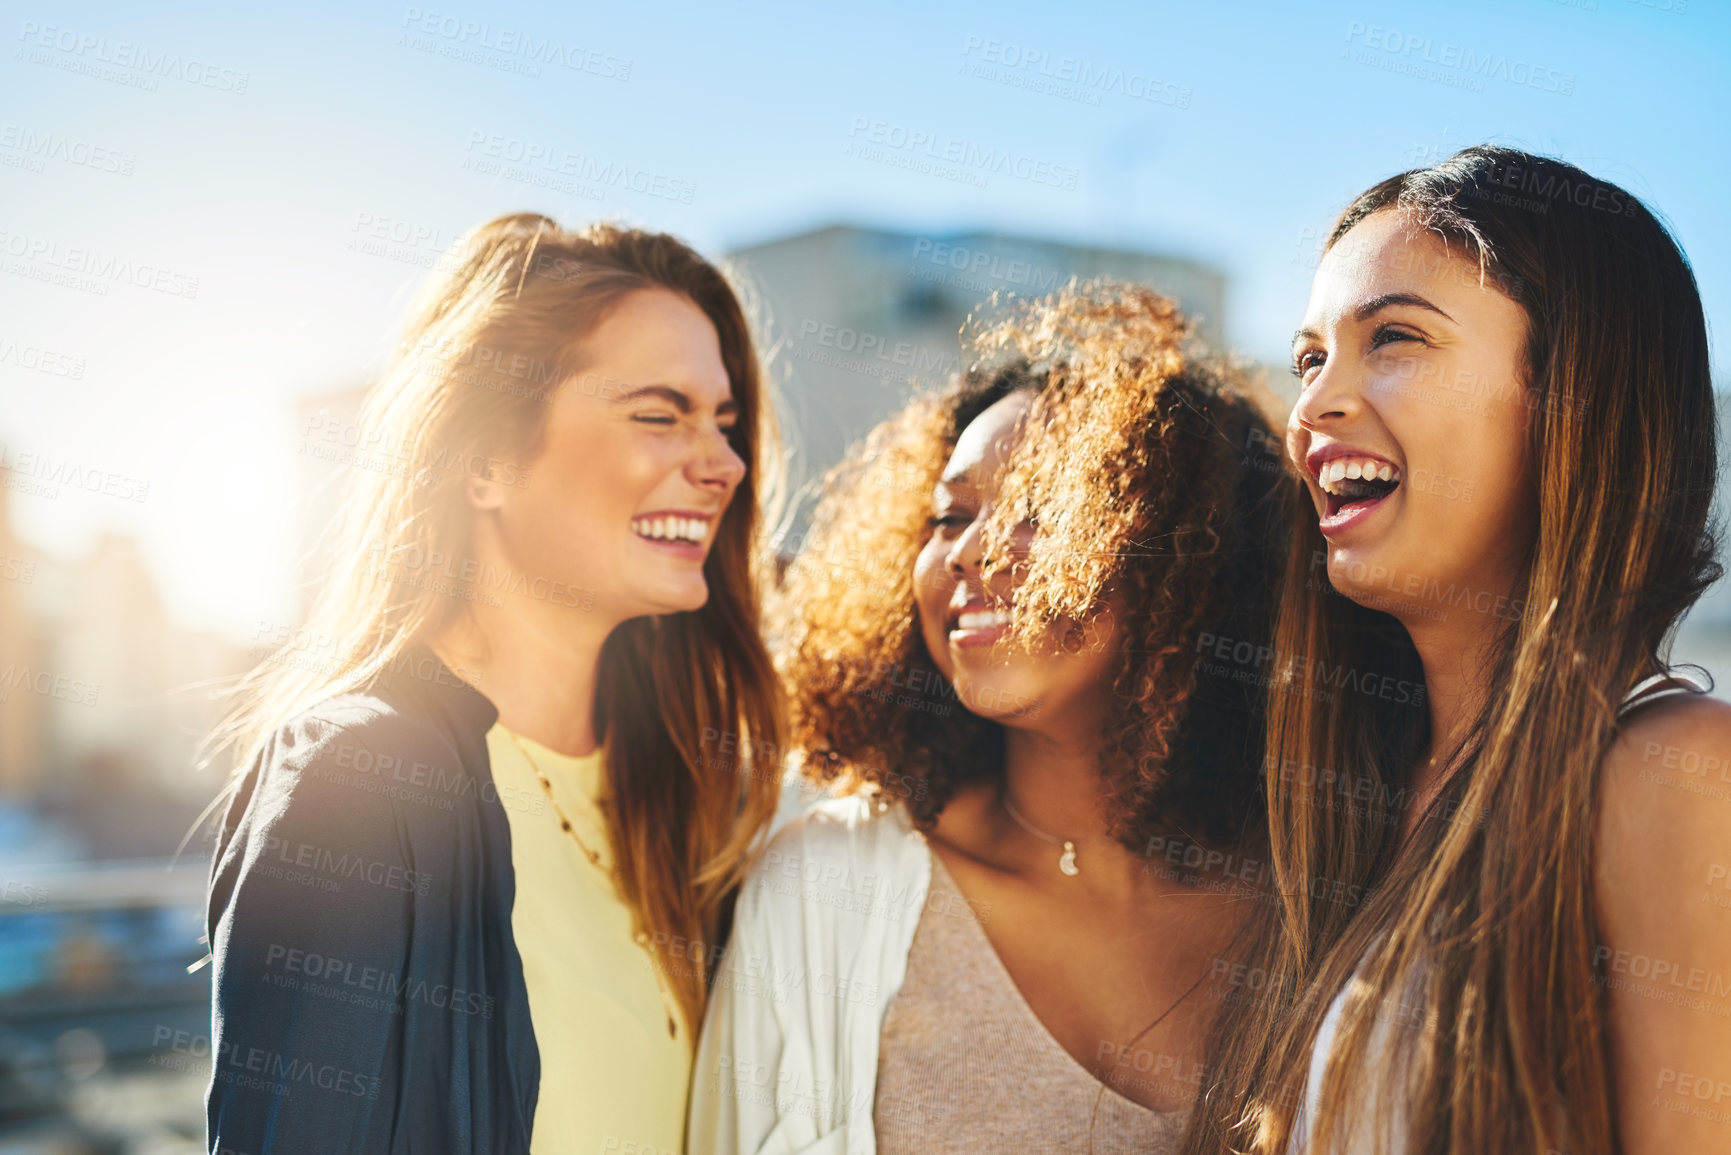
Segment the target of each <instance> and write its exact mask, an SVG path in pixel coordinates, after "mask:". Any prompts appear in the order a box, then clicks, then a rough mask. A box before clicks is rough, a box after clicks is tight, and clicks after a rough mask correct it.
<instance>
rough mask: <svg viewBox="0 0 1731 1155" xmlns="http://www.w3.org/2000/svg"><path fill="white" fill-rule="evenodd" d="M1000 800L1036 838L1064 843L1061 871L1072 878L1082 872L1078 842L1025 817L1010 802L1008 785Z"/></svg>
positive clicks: (1018, 823)
mask: <svg viewBox="0 0 1731 1155" xmlns="http://www.w3.org/2000/svg"><path fill="white" fill-rule="evenodd" d="M998 801H1000V802H1002V803H1003V804H1004V813H1006V814H1008V815H1009V816H1010V817H1011V818H1013V819H1015V820H1016V825H1017V826H1020V827H1021V828H1022V829H1023V830H1026V831H1027V832H1028V833H1029V834H1032V835H1033V836H1034V837H1035V838H1039V839H1043V840H1044V841H1046V842H1050V843H1052V844H1053V845H1058V844H1059V843H1062V844H1063V847H1064V853H1062V854H1060V855H1058V871H1059V873H1061V874H1067V875H1069V876H1070V877H1072V878H1074V877H1075V876H1076V875H1078V874H1081V873H1082V871H1081V868H1080V867H1078V866H1077V865H1076V844H1075V843H1074V842H1072V841H1071V840H1070V839H1068V838H1059V837H1058V836H1057V835H1056V834H1047V833H1046V832H1045V831H1044V830H1041V829H1040V828H1039V827H1038V826H1035V825H1034V824H1033V823H1032V822H1029V821H1028V820H1027V819H1026V818H1023V817H1022V815H1021V813H1020V812H1019V811H1018V810H1017V809H1016V808H1015V807H1014V806H1013V805H1011V803H1010V790H1009V787H1008V786H1006V787H1005V788H1004V789H1003V790H1000V791H999V792H998Z"/></svg>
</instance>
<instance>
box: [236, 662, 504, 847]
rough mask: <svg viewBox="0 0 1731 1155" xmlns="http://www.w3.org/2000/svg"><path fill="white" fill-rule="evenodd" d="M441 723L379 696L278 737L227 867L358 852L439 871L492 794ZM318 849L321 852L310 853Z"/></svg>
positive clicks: (316, 712)
mask: <svg viewBox="0 0 1731 1155" xmlns="http://www.w3.org/2000/svg"><path fill="white" fill-rule="evenodd" d="M486 787H487V784H486V782H484V781H482V780H478V779H477V778H476V777H475V775H474V773H473V770H472V768H471V767H465V766H464V765H463V762H462V759H461V756H460V755H459V752H458V749H457V746H456V743H455V740H454V739H453V737H452V736H451V735H450V734H448V733H447V732H445V730H444V729H443V728H441V727H440V726H439V725H438V724H437V723H436V722H435V721H433V720H432V719H428V718H423V717H421V716H419V715H418V714H416V713H414V712H412V711H407V710H404V709H403V708H401V707H400V706H398V705H397V704H395V703H394V702H392V701H390V700H389V699H387V698H385V697H381V696H377V695H373V694H367V693H355V694H344V695H340V696H337V697H333V698H330V699H327V700H326V701H323V702H320V703H318V704H317V705H314V706H312V707H310V708H309V709H307V710H304V711H302V712H301V713H300V714H298V715H296V716H294V717H292V718H290V719H289V720H288V721H286V722H284V723H282V724H281V725H280V726H278V727H277V728H276V730H275V731H274V732H273V733H272V734H271V735H270V737H269V739H268V740H267V741H266V742H265V744H264V746H263V748H262V749H261V750H260V751H259V754H258V757H257V760H256V761H255V762H254V764H253V765H252V767H251V769H250V770H249V772H248V774H247V775H246V779H245V781H244V782H243V784H242V787H241V790H242V793H243V795H244V797H243V798H242V799H241V800H240V802H239V806H240V808H241V809H240V811H239V813H237V814H236V815H235V818H234V819H233V820H232V821H233V825H232V830H233V837H232V839H228V838H225V839H224V840H223V843H224V844H223V845H221V846H219V851H218V857H219V859H236V858H237V859H239V860H241V861H245V862H252V861H254V859H255V858H256V855H257V853H258V850H259V848H261V847H262V848H269V849H272V850H274V851H277V852H279V853H280V851H281V848H282V847H283V846H285V845H290V844H292V845H293V846H295V847H297V848H300V850H301V852H304V853H307V854H313V853H320V852H328V853H330V854H335V855H338V856H339V857H340V856H341V855H342V854H344V853H350V852H352V853H354V854H359V855H368V856H371V857H374V858H377V859H379V860H382V861H407V860H410V859H415V860H418V861H420V862H422V863H424V864H427V865H429V866H437V865H440V864H441V863H442V861H443V860H444V859H446V858H449V857H450V856H452V855H455V854H456V853H457V852H458V847H459V843H460V842H461V841H462V840H463V838H464V832H465V831H470V830H473V829H474V828H475V824H474V823H473V822H472V821H458V820H457V819H458V818H459V816H461V815H463V814H464V813H465V812H468V811H472V810H473V809H474V808H475V807H476V805H477V804H478V802H480V801H483V800H484V799H483V795H484V794H488V793H490V791H488V790H487V788H486ZM307 847H312V848H313V850H306V849H305V848H307Z"/></svg>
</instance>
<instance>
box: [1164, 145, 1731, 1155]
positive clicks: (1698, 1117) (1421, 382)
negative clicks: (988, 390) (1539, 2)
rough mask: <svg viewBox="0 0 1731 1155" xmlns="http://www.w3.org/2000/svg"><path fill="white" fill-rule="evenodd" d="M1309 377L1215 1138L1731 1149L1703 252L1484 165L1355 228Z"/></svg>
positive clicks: (1300, 363) (1363, 213) (1326, 307)
mask: <svg viewBox="0 0 1731 1155" xmlns="http://www.w3.org/2000/svg"><path fill="white" fill-rule="evenodd" d="M1293 352H1294V368H1295V371H1296V372H1297V373H1298V375H1299V377H1300V380H1301V382H1302V393H1301V395H1300V397H1299V399H1298V402H1297V405H1296V406H1295V408H1294V409H1293V411H1292V415H1291V419H1290V422H1289V424H1288V427H1287V446H1288V453H1289V456H1290V459H1291V461H1292V464H1293V465H1294V466H1295V467H1296V468H1297V470H1298V471H1299V472H1300V474H1301V476H1302V478H1303V481H1304V483H1305V487H1306V489H1307V491H1308V493H1307V495H1306V499H1305V500H1304V501H1302V502H1301V504H1300V505H1299V507H1298V509H1297V511H1296V513H1297V520H1298V533H1297V536H1296V538H1295V540H1294V544H1293V554H1292V561H1291V565H1290V568H1289V571H1288V573H1287V577H1286V585H1285V592H1284V597H1283V602H1282V607H1283V608H1282V612H1281V618H1280V623H1279V626H1278V630H1277V633H1276V643H1275V649H1276V653H1277V655H1278V656H1279V659H1280V661H1281V662H1282V668H1283V670H1284V671H1285V673H1286V674H1287V676H1286V678H1285V679H1284V680H1283V681H1281V682H1279V683H1277V684H1276V686H1275V688H1274V691H1273V694H1272V698H1271V702H1270V731H1269V733H1270V741H1269V751H1268V775H1267V785H1268V794H1269V809H1270V825H1271V842H1272V845H1273V860H1274V863H1275V867H1276V871H1277V873H1278V877H1279V882H1280V890H1281V893H1282V895H1283V898H1284V911H1283V918H1282V920H1281V928H1280V930H1281V934H1280V935H1279V936H1278V939H1277V942H1278V945H1277V946H1276V947H1275V948H1274V949H1272V950H1271V951H1270V952H1269V953H1268V955H1267V958H1266V965H1265V967H1262V968H1259V969H1258V970H1257V973H1256V979H1255V985H1256V988H1257V992H1258V993H1257V996H1256V997H1255V998H1247V999H1245V1000H1243V1001H1242V1002H1240V1003H1237V1004H1235V1008H1236V1009H1237V1010H1238V1011H1240V1012H1242V1013H1241V1014H1240V1015H1239V1017H1238V1018H1237V1019H1236V1020H1235V1021H1233V1022H1232V1023H1230V1024H1229V1026H1228V1028H1227V1029H1228V1030H1229V1031H1230V1032H1232V1044H1233V1045H1232V1047H1231V1054H1230V1062H1229V1063H1228V1065H1227V1066H1226V1068H1225V1071H1224V1073H1225V1075H1226V1080H1225V1083H1224V1085H1222V1086H1220V1087H1218V1088H1216V1094H1215V1095H1214V1096H1213V1097H1212V1101H1213V1103H1214V1104H1215V1109H1214V1110H1213V1111H1212V1112H1211V1113H1210V1115H1211V1118H1210V1119H1209V1120H1207V1121H1206V1122H1207V1123H1208V1124H1209V1125H1208V1126H1205V1127H1200V1128H1199V1129H1198V1134H1196V1135H1195V1136H1193V1138H1194V1139H1195V1143H1194V1145H1193V1148H1192V1149H1193V1150H1197V1151H1205V1150H1206V1151H1217V1150H1220V1149H1221V1148H1222V1147H1223V1146H1231V1147H1232V1148H1233V1149H1238V1150H1243V1149H1251V1150H1255V1151H1259V1152H1268V1153H1271V1155H1278V1153H1281V1152H1286V1151H1289V1150H1290V1151H1306V1152H1330V1153H1333V1152H1370V1151H1387V1152H1437V1153H1441V1152H1459V1153H1467V1152H1472V1153H1482V1152H1514V1151H1521V1152H1546V1151H1553V1152H1569V1153H1570V1155H1608V1153H1610V1152H1614V1151H1620V1152H1631V1153H1637V1155H1657V1153H1660V1152H1664V1153H1673V1152H1683V1151H1689V1152H1704V1151H1722V1150H1727V1149H1731V1115H1727V1114H1726V1108H1727V1106H1731V1017H1727V1016H1728V1015H1731V981H1728V980H1727V977H1726V975H1727V961H1726V960H1728V959H1731V918H1728V917H1727V916H1726V914H1725V911H1724V909H1723V904H1720V903H1718V902H1716V901H1715V900H1716V899H1717V898H1718V895H1717V894H1716V893H1714V891H1713V889H1712V888H1713V887H1714V885H1715V880H1716V879H1722V878H1724V877H1725V866H1724V863H1725V862H1726V848H1727V847H1728V846H1731V806H1728V804H1727V802H1726V798H1727V795H1726V793H1725V790H1724V787H1723V784H1722V782H1721V781H1719V780H1718V778H1717V776H1716V775H1715V773H1714V772H1713V770H1712V767H1714V766H1721V767H1722V766H1723V765H1725V761H1724V757H1725V754H1726V752H1728V751H1731V708H1728V707H1727V706H1725V705H1724V704H1723V703H1720V702H1717V701H1714V700H1712V699H1709V698H1707V697H1706V696H1705V695H1704V694H1701V693H1696V692H1691V691H1693V690H1694V689H1695V687H1693V686H1691V685H1689V684H1687V683H1686V682H1683V681H1681V680H1680V679H1678V678H1676V677H1675V676H1674V675H1672V673H1671V671H1670V670H1669V668H1668V665H1667V655H1668V649H1669V642H1670V639H1671V637H1672V636H1673V633H1674V631H1675V629H1676V626H1677V624H1678V621H1679V620H1680V619H1681V617H1682V616H1683V614H1684V613H1685V612H1686V611H1687V610H1688V609H1689V607H1690V606H1691V604H1692V603H1693V602H1694V601H1695V600H1696V598H1697V597H1699V595H1700V594H1701V593H1702V591H1703V590H1704V589H1706V588H1707V586H1708V585H1709V584H1711V583H1712V582H1713V581H1714V580H1716V579H1717V578H1718V576H1719V573H1720V570H1719V566H1718V564H1717V562H1716V560H1715V552H1716V549H1715V543H1714V540H1713V537H1712V534H1711V532H1710V529H1711V527H1710V524H1709V507H1710V505H1711V502H1712V499H1713V490H1714V474H1715V465H1716V446H1715V429H1716V422H1715V414H1714V396H1713V390H1712V383H1711V377H1710V373H1709V365H1708V341H1707V332H1706V325H1705V322H1704V319H1703V314H1702V308H1701V301H1700V297H1699V294H1698V292H1697V290H1696V287H1695V281H1694V278H1693V276H1692V274H1691V272H1690V270H1689V266H1688V264H1687V262H1686V260H1685V258H1684V256H1683V253H1682V251H1681V249H1680V248H1679V246H1678V244H1677V242H1676V241H1675V240H1674V239H1673V238H1672V236H1671V235H1670V234H1669V232H1668V231H1667V230H1666V228H1665V227H1664V225H1662V224H1661V223H1660V221H1659V220H1658V219H1657V218H1656V217H1655V216H1654V215H1653V213H1652V212H1651V210H1649V209H1648V208H1647V207H1646V206H1645V205H1643V204H1642V203H1641V202H1640V201H1639V200H1638V199H1636V198H1635V197H1633V196H1631V195H1630V194H1629V193H1628V192H1627V191H1625V190H1623V189H1621V188H1619V187H1617V186H1616V185H1613V184H1610V183H1608V182H1606V181H1603V180H1599V179H1597V178H1595V177H1593V176H1591V175H1590V174H1588V173H1586V172H1583V171H1582V170H1581V169H1579V168H1576V167H1574V166H1572V165H1568V164H1565V163H1563V162H1561V161H1556V160H1550V159H1546V158H1542V157H1537V156H1533V155H1530V154H1527V153H1523V152H1519V151H1516V150H1514V149H1508V148H1500V147H1489V146H1483V147H1475V148H1469V149H1466V150H1464V151H1462V152H1460V153H1457V154H1456V155H1455V156H1453V157H1451V158H1449V159H1448V160H1446V161H1444V162H1442V163H1441V164H1439V165H1437V166H1435V167H1434V168H1429V169H1423V170H1416V171H1412V172H1406V173H1402V174H1401V175H1399V176H1395V177H1392V178H1389V179H1388V180H1385V181H1383V182H1381V183H1379V184H1377V185H1375V186H1374V187H1372V188H1371V189H1369V190H1368V191H1366V192H1365V193H1364V194H1363V195H1361V196H1360V197H1359V198H1358V199H1357V200H1355V201H1354V202H1353V203H1352V205H1351V206H1350V207H1349V208H1348V209H1347V210H1346V211H1345V213H1344V214H1343V215H1342V216H1341V218H1340V220H1339V222H1338V223H1337V224H1336V226H1335V228H1334V230H1333V232H1332V235H1331V237H1330V240H1329V247H1328V250H1327V253H1326V256H1325V258H1324V260H1323V261H1322V263H1321V266H1320V267H1319V269H1318V272H1317V276H1316V281H1315V286H1314V288H1313V290H1312V293H1311V298H1310V305H1309V309H1308V311H1307V313H1306V316H1305V321H1304V324H1303V327H1302V328H1301V329H1300V330H1299V332H1298V334H1297V336H1296V338H1295V343H1294V349H1293ZM1388 678H1394V679H1409V680H1411V679H1416V680H1417V681H1419V682H1420V683H1421V684H1422V686H1423V689H1424V694H1423V708H1422V709H1416V710H1415V709H1412V708H1410V706H1408V705H1405V704H1397V703H1396V702H1394V701H1392V700H1390V699H1389V698H1388V697H1386V696H1384V695H1383V694H1381V693H1380V687H1381V686H1383V685H1384V679H1388ZM1366 687H1370V689H1369V690H1367V689H1366Z"/></svg>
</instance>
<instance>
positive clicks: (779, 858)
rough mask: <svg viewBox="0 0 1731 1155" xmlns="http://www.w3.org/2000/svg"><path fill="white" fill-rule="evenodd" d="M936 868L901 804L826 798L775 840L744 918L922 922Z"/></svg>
mask: <svg viewBox="0 0 1731 1155" xmlns="http://www.w3.org/2000/svg"><path fill="white" fill-rule="evenodd" d="M930 870H931V862H930V857H929V851H928V849H927V847H926V840H925V837H924V836H923V835H921V834H920V833H919V832H918V831H917V830H915V829H914V828H913V825H912V823H911V822H910V821H909V820H908V818H907V816H906V814H905V812H904V811H902V810H901V809H900V808H899V807H895V806H891V807H889V808H887V809H880V808H879V807H878V806H877V805H876V804H875V803H874V802H873V801H871V800H870V799H868V798H866V797H863V796H859V795H854V796H849V797H844V798H826V799H824V800H823V801H821V802H818V803H816V804H814V805H812V806H811V807H810V808H808V809H807V810H806V811H805V812H804V813H803V814H801V815H799V817H797V818H794V819H791V820H790V821H789V822H788V823H787V824H786V825H785V826H783V827H782V828H781V830H780V831H778V832H777V833H776V835H775V837H774V838H772V839H771V840H770V842H769V845H768V847H767V848H766V849H765V850H764V852H763V853H762V855H761V856H759V858H758V860H757V863H756V864H755V866H754V867H753V868H752V872H751V877H750V878H749V879H748V880H747V882H746V885H745V889H744V892H743V893H742V894H741V897H740V909H741V921H742V922H743V921H745V920H746V919H747V918H749V917H756V918H761V919H765V920H768V921H774V922H777V923H779V924H781V925H785V926H793V925H798V924H803V923H807V922H809V921H810V920H812V919H814V918H815V919H825V920H830V921H834V920H837V919H841V918H845V917H848V916H849V915H858V916H861V917H876V918H878V919H880V920H886V919H887V920H888V921H891V922H901V921H904V919H905V918H908V917H911V918H915V919H917V917H918V907H919V904H920V903H923V902H924V900H925V888H926V886H927V884H928V883H929V881H930Z"/></svg>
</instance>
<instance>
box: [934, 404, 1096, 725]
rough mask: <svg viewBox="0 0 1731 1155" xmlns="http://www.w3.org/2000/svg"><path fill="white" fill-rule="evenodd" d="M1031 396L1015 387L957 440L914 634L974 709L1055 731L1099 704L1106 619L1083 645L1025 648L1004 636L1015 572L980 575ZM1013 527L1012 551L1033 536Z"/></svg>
mask: <svg viewBox="0 0 1731 1155" xmlns="http://www.w3.org/2000/svg"><path fill="white" fill-rule="evenodd" d="M1031 399H1032V394H1030V393H1029V392H1027V391H1026V390H1021V391H1018V392H1015V393H1012V394H1010V395H1009V396H1008V397H1005V398H1004V399H1003V400H1001V401H999V402H997V403H996V404H994V405H993V406H992V407H991V408H989V409H987V410H986V411H985V412H984V413H982V414H980V416H979V417H977V418H975V420H974V421H973V422H972V423H971V424H970V425H969V426H968V427H967V428H966V429H965V430H963V431H962V435H961V436H960V437H959V438H957V439H956V447H955V451H954V452H953V453H952V454H951V455H950V460H949V463H948V465H946V466H945V468H944V473H943V476H942V478H941V479H940V480H939V481H938V484H937V486H936V488H935V489H934V490H933V493H932V516H931V527H932V532H931V536H930V537H929V538H928V539H927V541H926V543H925V545H924V546H923V547H922V548H921V550H920V553H919V557H918V558H917V559H915V562H914V590H915V595H914V596H915V601H916V606H917V609H918V612H919V619H920V632H921V635H922V636H923V638H924V640H925V643H926V650H927V651H928V652H929V653H930V654H931V655H932V660H933V662H935V663H936V665H937V667H938V669H939V670H940V671H941V672H942V673H943V675H944V676H945V677H947V678H948V679H949V680H950V682H951V683H952V684H953V685H954V686H955V688H956V695H957V697H958V698H959V699H960V700H961V702H962V704H963V705H964V706H966V707H967V708H968V709H969V710H970V711H972V712H973V713H975V714H978V715H980V716H981V717H984V718H990V719H992V720H993V721H997V722H1001V723H1003V724H1005V725H1007V726H1012V727H1025V728H1030V729H1032V728H1040V729H1043V730H1044V729H1051V728H1056V727H1061V726H1066V725H1070V724H1076V725H1082V726H1085V725H1087V724H1088V723H1089V722H1090V721H1091V720H1093V719H1094V718H1097V717H1098V716H1099V715H1100V713H1101V712H1102V711H1103V706H1104V703H1105V701H1106V691H1107V679H1108V677H1109V676H1110V671H1111V667H1112V665H1113V662H1114V659H1115V657H1116V654H1115V650H1114V648H1113V646H1112V634H1113V632H1112V630H1111V628H1110V624H1109V618H1106V617H1103V618H1102V619H1101V620H1099V621H1096V622H1092V623H1089V624H1088V625H1087V626H1086V627H1085V628H1083V627H1081V626H1079V625H1077V624H1076V623H1064V625H1062V626H1060V630H1065V629H1071V628H1073V629H1074V631H1075V633H1077V634H1079V635H1081V638H1082V641H1081V644H1080V645H1079V646H1065V645H1061V644H1059V640H1058V639H1057V638H1054V639H1053V641H1052V644H1051V645H1049V646H1043V647H1041V648H1040V651H1039V652H1034V653H1029V652H1027V651H1026V650H1023V649H1021V648H1020V647H1012V646H1010V645H1008V644H1005V643H1003V637H1004V634H1005V633H1006V631H1007V628H1008V626H1009V621H1010V619H1009V610H1010V607H1011V606H1013V605H1014V603H1015V590H1016V586H1017V585H1018V584H1019V579H1018V578H1017V577H1015V576H1014V575H1013V574H1012V573H1010V572H1006V571H1005V570H1004V569H1001V568H1000V569H999V570H998V571H997V572H995V573H993V574H992V575H991V577H990V578H986V577H984V576H982V574H981V562H982V560H983V551H982V548H981V541H980V532H981V529H982V527H983V526H984V525H985V521H986V517H987V515H988V514H990V512H991V509H992V502H993V499H994V498H995V496H996V492H997V491H996V482H995V479H996V478H997V476H998V474H999V471H1000V470H1001V469H1002V468H1003V466H1004V464H1005V462H1006V460H1007V459H1008V457H1009V454H1010V452H1011V450H1012V449H1013V448H1014V447H1015V444H1016V440H1017V438H1018V436H1019V435H1020V426H1021V422H1022V419H1023V418H1024V417H1025V416H1026V414H1027V412H1028V406H1029V404H1030V402H1031ZM1033 534H1034V531H1033V528H1032V527H1031V526H1029V525H1028V524H1026V523H1023V524H1021V525H1019V526H1017V527H1016V530H1015V535H1014V537H1013V538H1012V540H1011V542H1010V549H1011V554H1012V557H1020V556H1023V555H1025V553H1026V551H1027V548H1028V545H1029V543H1030V542H1031V541H1032V539H1033Z"/></svg>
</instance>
